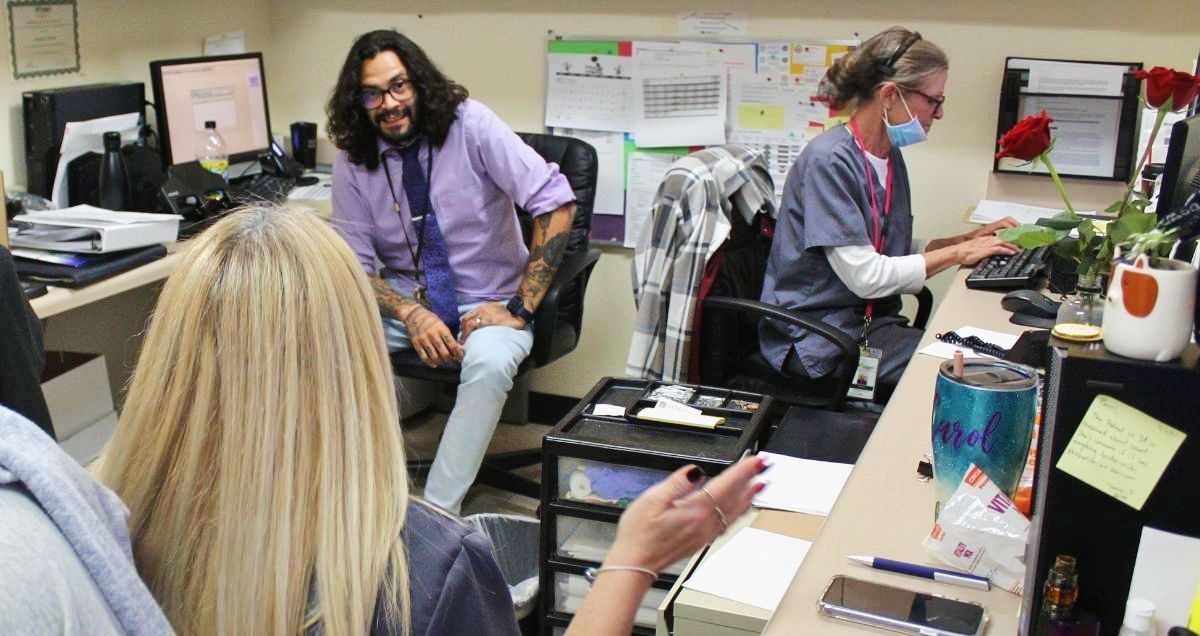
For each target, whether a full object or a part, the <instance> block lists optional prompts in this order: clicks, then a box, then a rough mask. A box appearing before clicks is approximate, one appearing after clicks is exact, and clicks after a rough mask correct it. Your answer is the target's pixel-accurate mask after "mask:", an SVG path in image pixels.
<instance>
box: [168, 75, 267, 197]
mask: <svg viewBox="0 0 1200 636" xmlns="http://www.w3.org/2000/svg"><path fill="white" fill-rule="evenodd" d="M150 82H151V85H152V86H153V89H154V104H155V108H154V110H155V112H156V113H157V116H158V137H159V151H160V152H161V153H162V156H163V163H164V165H167V166H172V165H176V164H181V163H186V162H189V161H195V160H196V151H195V145H196V138H197V136H198V135H199V133H200V132H201V131H203V130H204V122H205V121H215V122H216V123H217V132H219V133H220V134H221V137H222V138H223V139H224V140H225V146H226V151H227V152H228V153H229V161H230V163H231V164H236V163H239V162H246V161H254V160H255V159H257V158H258V157H259V156H260V155H262V154H263V153H265V152H267V150H268V149H269V148H270V145H271V120H270V117H269V116H268V114H267V83H266V79H265V78H264V76H263V61H262V53H242V54H238V55H219V56H213V57H196V58H186V59H177V60H158V61H155V62H151V63H150ZM230 175H231V177H232V176H237V171H236V169H234V168H231V169H230Z"/></svg>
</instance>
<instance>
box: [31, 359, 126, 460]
mask: <svg viewBox="0 0 1200 636" xmlns="http://www.w3.org/2000/svg"><path fill="white" fill-rule="evenodd" d="M42 393H43V394H45V396H46V406H47V407H49V409H50V420H51V421H52V422H53V423H54V433H55V435H57V436H58V442H59V445H60V446H62V447H63V450H65V451H67V454H69V455H70V456H71V457H73V458H75V461H78V462H79V463H80V464H81V465H85V466H86V465H87V464H88V463H89V462H91V461H92V460H93V459H95V458H96V456H97V455H98V454H99V453H100V449H102V448H104V445H105V444H107V443H108V440H109V438H110V437H112V432H113V430H114V429H115V428H116V424H117V413H116V410H115V409H114V408H113V401H112V391H111V390H110V389H109V383H108V366H107V365H106V364H105V361H104V356H102V355H96V354H93V353H71V352H61V351H48V352H46V370H45V371H44V372H43V373H42Z"/></svg>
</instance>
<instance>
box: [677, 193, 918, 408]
mask: <svg viewBox="0 0 1200 636" xmlns="http://www.w3.org/2000/svg"><path fill="white" fill-rule="evenodd" d="M737 216H738V215H735V217H737ZM772 233H773V225H772V223H771V221H770V219H768V218H765V217H764V216H762V215H759V217H758V218H757V219H756V220H755V223H754V224H747V223H745V222H742V221H740V218H735V220H734V222H733V227H732V228H731V231H730V236H729V238H728V239H727V240H726V242H725V244H724V246H722V248H721V249H722V252H723V253H722V254H721V255H720V257H719V260H718V259H717V258H714V260H713V262H712V264H714V265H715V266H717V267H718V268H719V269H718V270H717V272H716V274H715V279H714V281H713V285H712V288H711V290H710V291H709V293H708V295H707V296H706V297H705V298H704V305H703V308H702V309H701V312H702V315H701V319H700V324H701V329H700V333H699V334H698V337H699V338H700V356H699V357H698V359H697V360H696V361H695V364H697V365H698V372H699V378H700V383H701V384H705V385H711V386H723V387H729V388H737V389H743V390H748V391H754V392H756V393H766V394H770V395H772V396H775V397H776V398H777V399H781V400H783V401H784V402H787V403H789V404H793V405H797V406H803V407H807V408H814V409H821V410H834V411H841V410H843V409H844V408H845V407H846V400H847V398H846V392H847V391H848V390H849V388H850V384H851V381H852V380H853V375H854V372H855V371H856V370H857V368H858V354H859V349H858V343H856V342H855V341H854V339H853V338H851V337H849V336H847V335H846V334H845V333H843V332H842V331H841V330H840V329H837V328H836V327H834V326H832V325H829V324H827V323H825V322H822V321H819V320H813V319H811V318H808V317H806V316H803V315H801V314H799V313H796V312H793V311H788V310H786V309H783V308H780V307H777V306H774V305H769V304H766V303H763V302H760V301H759V298H760V297H761V295H762V283H763V276H764V275H765V274H766V271H767V256H768V255H769V254H770V252H771V235H772ZM917 302H918V307H917V314H916V316H915V318H914V320H913V325H914V326H916V327H918V328H922V329H923V328H925V323H926V322H927V321H928V320H929V314H930V312H931V311H932V309H933V294H931V293H930V291H929V289H928V288H925V287H923V288H921V291H920V293H918V294H917ZM763 319H771V320H779V321H781V322H785V323H788V324H791V325H797V326H799V327H802V328H804V329H807V330H808V331H811V332H812V333H813V334H815V335H817V336H819V337H821V338H824V339H825V340H828V341H830V342H832V343H833V344H834V345H835V346H836V347H837V348H838V350H839V351H840V354H839V356H838V363H837V367H836V368H835V371H834V372H833V373H831V374H830V375H829V376H827V377H825V378H821V379H819V380H811V379H808V378H793V377H789V376H786V375H784V374H782V373H780V372H779V371H778V370H776V369H775V368H774V367H773V366H772V365H771V364H770V363H769V362H768V361H767V360H766V359H765V358H764V357H763V356H762V354H761V353H760V352H759V348H758V324H759V321H760V320H763ZM894 388H895V387H883V386H881V387H878V389H877V392H876V393H877V395H876V401H877V402H885V401H886V400H887V398H888V397H890V395H891V389H894Z"/></svg>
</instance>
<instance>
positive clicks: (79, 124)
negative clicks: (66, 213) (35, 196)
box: [50, 113, 140, 208]
mask: <svg viewBox="0 0 1200 636" xmlns="http://www.w3.org/2000/svg"><path fill="white" fill-rule="evenodd" d="M139 122H140V118H139V115H138V114H137V113H128V114H125V115H112V116H110V117H100V118H99V119H89V120H87V121H73V122H68V123H67V125H66V128H64V129H63V142H62V146H61V149H60V150H59V155H60V156H59V159H58V168H57V170H56V171H55V173H54V186H53V187H52V188H51V189H50V200H51V202H53V203H54V207H57V208H65V207H67V205H68V201H67V164H69V163H71V161H73V160H74V159H76V158H78V157H79V156H80V155H83V154H85V153H87V152H95V153H98V154H103V153H104V133H106V132H109V131H112V130H115V131H119V132H120V133H121V143H122V144H128V143H132V142H135V141H137V139H138V127H139Z"/></svg>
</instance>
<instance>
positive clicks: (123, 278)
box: [29, 199, 331, 319]
mask: <svg viewBox="0 0 1200 636" xmlns="http://www.w3.org/2000/svg"><path fill="white" fill-rule="evenodd" d="M284 203H285V204H289V205H298V206H302V207H307V208H309V209H312V210H315V211H316V212H317V213H318V214H320V215H322V216H325V217H328V216H329V215H330V211H331V209H330V202H329V199H290V200H287V201H285V202H284ZM187 245H188V242H187V241H184V242H181V243H173V244H170V245H168V246H167V251H168V254H167V255H166V256H165V257H163V258H160V259H158V260H157V261H154V262H152V263H147V264H145V265H142V266H141V267H138V268H136V269H131V270H129V271H127V272H122V273H120V274H117V275H116V276H113V277H112V278H106V279H104V280H102V281H99V282H97V283H93V284H91V285H88V286H86V287H80V288H79V289H68V288H65V287H49V288H48V291H47V292H46V294H45V295H43V296H39V297H37V298H34V299H33V300H31V301H29V304H30V305H32V306H33V311H34V313H36V314H37V316H38V318H42V319H46V318H49V317H51V316H53V315H55V314H61V313H65V312H68V311H71V310H72V309H78V308H79V307H83V306H85V305H88V304H90V303H94V302H96V301H98V300H103V299H105V298H109V297H111V296H116V295H117V294H120V293H123V292H127V291H129V290H131V289H136V288H138V287H142V286H143V285H149V284H151V283H156V282H158V281H160V280H163V279H165V278H166V277H167V276H170V274H171V272H173V271H175V266H176V264H178V262H179V258H180V256H181V255H182V254H183V253H184V251H186V247H187Z"/></svg>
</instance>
